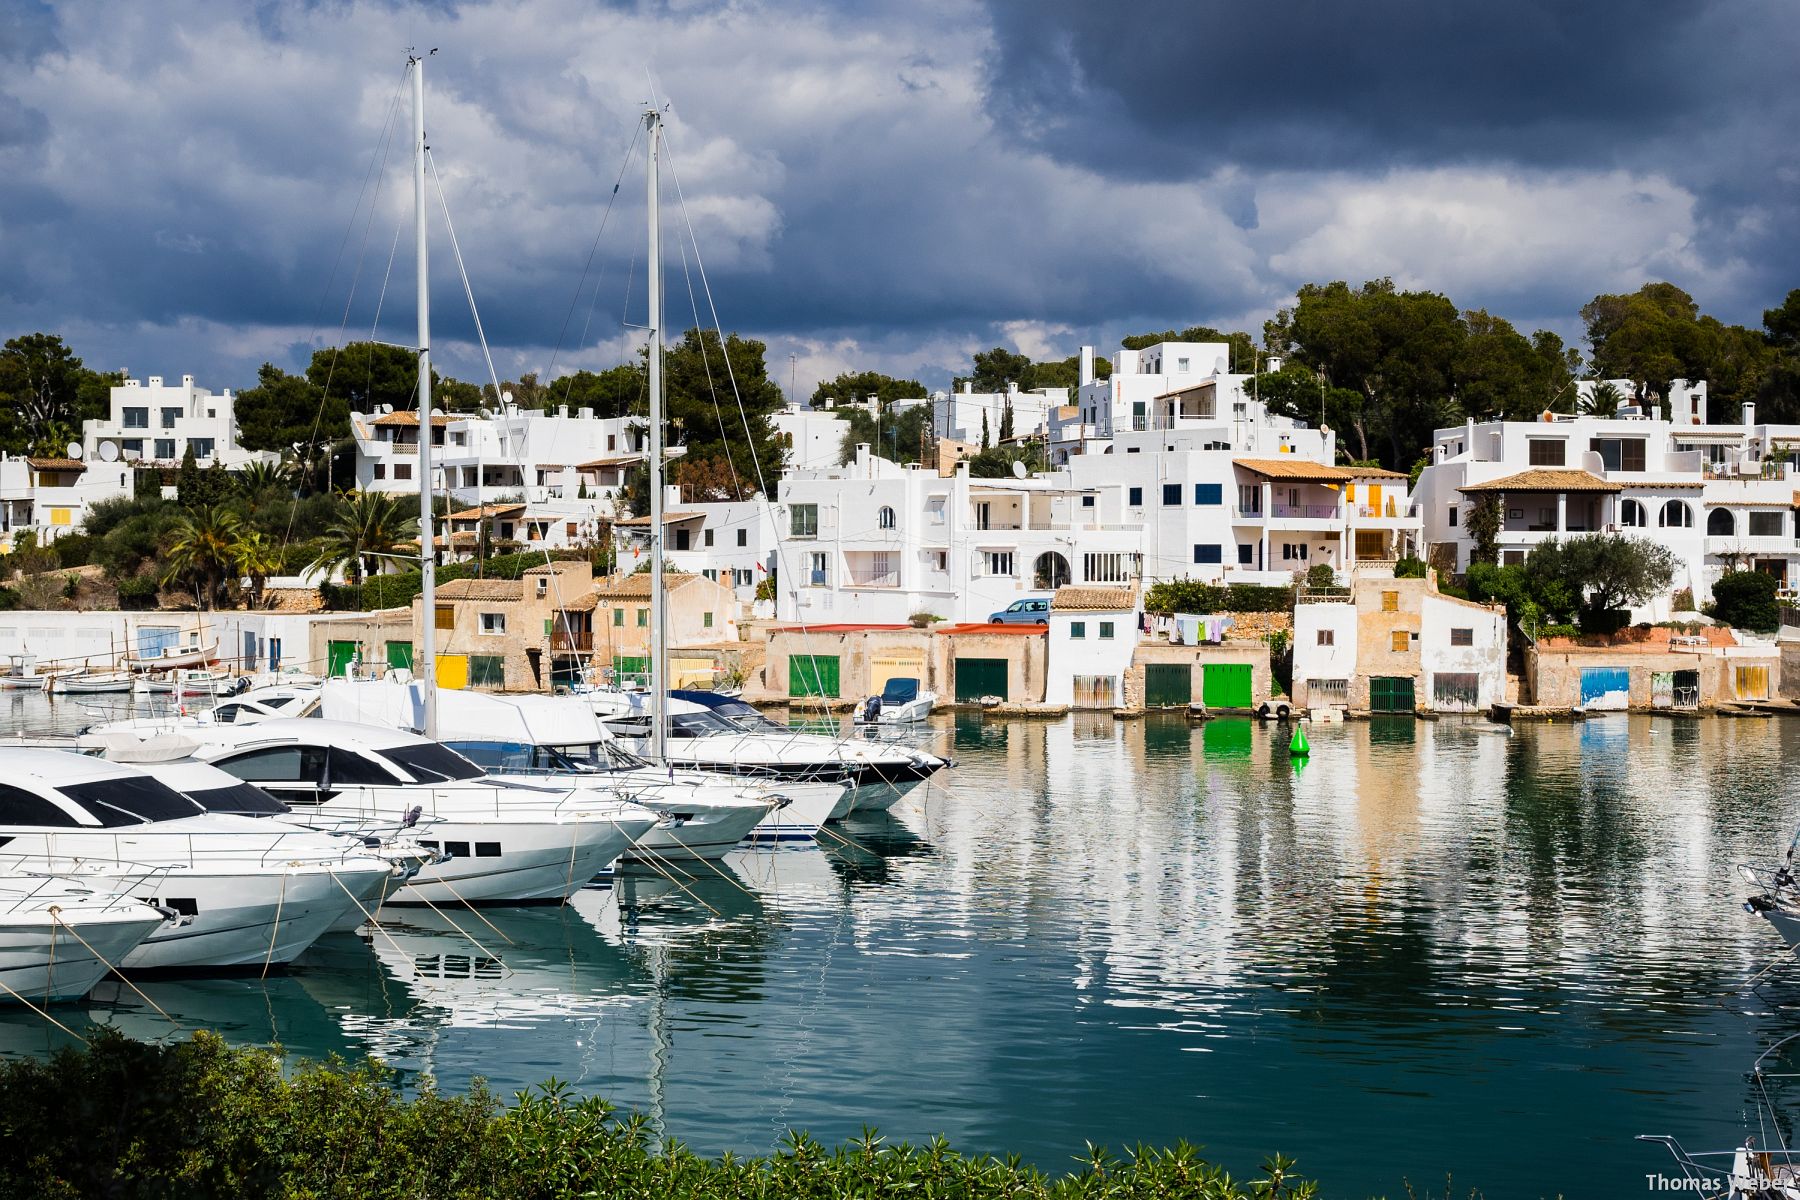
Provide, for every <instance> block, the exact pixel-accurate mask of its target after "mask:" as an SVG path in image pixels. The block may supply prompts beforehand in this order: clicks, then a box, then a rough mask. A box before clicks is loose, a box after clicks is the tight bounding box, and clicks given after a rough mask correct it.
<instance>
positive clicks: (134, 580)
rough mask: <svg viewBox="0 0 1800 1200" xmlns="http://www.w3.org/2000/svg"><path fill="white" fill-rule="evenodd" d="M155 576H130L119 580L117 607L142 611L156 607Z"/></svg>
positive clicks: (156, 589) (156, 590)
mask: <svg viewBox="0 0 1800 1200" xmlns="http://www.w3.org/2000/svg"><path fill="white" fill-rule="evenodd" d="M158 590H159V589H158V588H157V586H156V576H154V575H132V576H130V577H129V578H126V579H121V580H119V607H120V608H123V609H126V610H142V609H146V608H155V607H156V596H157V592H158Z"/></svg>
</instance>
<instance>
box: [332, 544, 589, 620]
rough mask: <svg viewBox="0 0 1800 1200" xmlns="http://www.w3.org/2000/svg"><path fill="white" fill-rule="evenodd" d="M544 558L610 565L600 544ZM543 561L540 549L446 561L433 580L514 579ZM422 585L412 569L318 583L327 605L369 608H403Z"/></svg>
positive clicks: (557, 552) (554, 551)
mask: <svg viewBox="0 0 1800 1200" xmlns="http://www.w3.org/2000/svg"><path fill="white" fill-rule="evenodd" d="M548 557H549V558H550V559H551V560H552V561H556V560H579V559H586V560H587V561H588V562H589V563H592V564H594V566H595V569H596V570H605V569H608V568H610V566H611V557H610V553H609V551H607V550H606V549H605V548H603V547H596V548H595V549H594V550H593V551H592V552H591V553H590V552H589V551H586V550H575V549H564V550H551V551H549V552H548ZM544 560H545V552H544V551H542V550H525V551H520V552H519V553H516V554H497V555H495V556H494V557H492V558H490V559H488V560H487V561H486V562H484V563H472V562H467V563H446V564H445V565H443V566H441V567H439V568H438V569H437V581H438V582H439V583H449V582H450V581H451V580H452V579H474V578H482V579H518V578H519V577H521V576H522V575H524V574H525V572H526V570H527V569H528V568H531V567H541V566H543V565H544ZM424 587H425V577H424V576H423V575H421V574H420V573H419V572H418V571H416V570H413V571H401V572H398V573H396V574H393V575H374V576H370V577H368V578H365V579H363V580H362V581H361V582H360V583H346V584H342V585H339V584H332V583H323V582H322V583H320V585H319V590H320V591H321V592H323V593H324V595H325V603H326V606H327V607H329V608H335V609H345V610H355V609H361V610H365V611H373V610H375V609H379V608H404V607H406V606H407V605H409V604H411V603H412V602H413V599H414V598H415V597H416V596H418V594H419V592H420V591H422V590H423V589H424Z"/></svg>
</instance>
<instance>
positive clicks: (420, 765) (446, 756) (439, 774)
mask: <svg viewBox="0 0 1800 1200" xmlns="http://www.w3.org/2000/svg"><path fill="white" fill-rule="evenodd" d="M375 753H376V754H378V755H380V756H381V757H382V758H385V759H387V760H388V761H389V762H391V763H393V764H394V765H395V766H397V767H399V768H400V769H401V770H402V771H405V772H406V773H407V774H408V775H410V776H412V777H413V778H414V779H416V780H418V781H419V782H420V783H441V782H444V781H446V780H451V779H480V778H481V776H482V774H483V772H482V770H481V768H480V767H478V766H476V765H475V764H474V763H472V762H470V761H469V760H468V759H466V758H464V757H463V756H462V755H460V754H458V753H457V752H456V751H454V750H451V749H449V748H448V747H445V746H440V745H438V744H437V743H436V742H420V743H418V744H417V745H415V746H389V747H388V748H387V749H385V750H377V751H375Z"/></svg>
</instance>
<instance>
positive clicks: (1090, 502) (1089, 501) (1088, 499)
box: [1081, 496, 1094, 508]
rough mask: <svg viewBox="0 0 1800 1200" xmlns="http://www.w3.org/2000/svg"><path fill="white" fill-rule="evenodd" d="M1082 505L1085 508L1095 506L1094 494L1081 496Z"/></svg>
mask: <svg viewBox="0 0 1800 1200" xmlns="http://www.w3.org/2000/svg"><path fill="white" fill-rule="evenodd" d="M1081 507H1083V508H1092V507H1094V498H1093V497H1092V496H1083V497H1082V498H1081Z"/></svg>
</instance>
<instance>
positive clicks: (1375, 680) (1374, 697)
mask: <svg viewBox="0 0 1800 1200" xmlns="http://www.w3.org/2000/svg"><path fill="white" fill-rule="evenodd" d="M1369 711H1371V712H1408V713H1409V712H1412V711H1413V681H1412V678H1411V677H1410V676H1406V675H1374V676H1371V677H1370V679H1369Z"/></svg>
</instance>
